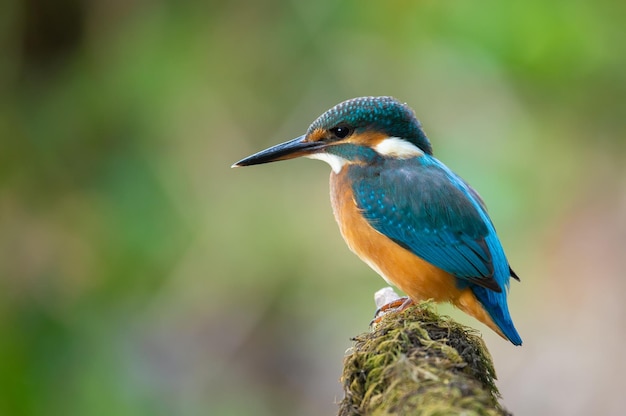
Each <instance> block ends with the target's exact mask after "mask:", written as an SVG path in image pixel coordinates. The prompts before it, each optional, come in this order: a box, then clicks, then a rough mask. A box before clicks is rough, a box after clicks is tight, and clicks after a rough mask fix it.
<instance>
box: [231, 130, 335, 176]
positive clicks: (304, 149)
mask: <svg viewBox="0 0 626 416" xmlns="http://www.w3.org/2000/svg"><path fill="white" fill-rule="evenodd" d="M305 138H306V136H300V137H296V138H295V139H293V140H289V141H288V142H285V143H281V144H277V145H276V146H272V147H270V148H269V149H265V150H261V151H260V152H258V153H255V154H253V155H252V156H248V157H246V158H244V159H241V160H240V161H239V162H237V163H235V164H234V165H232V167H233V168H236V167H239V166H250V165H260V164H262V163H269V162H276V161H279V160H287V159H293V158H296V157H300V156H306V155H309V154H311V153H315V151H316V150H319V149H321V148H322V147H324V143H321V142H306V141H304V139H305Z"/></svg>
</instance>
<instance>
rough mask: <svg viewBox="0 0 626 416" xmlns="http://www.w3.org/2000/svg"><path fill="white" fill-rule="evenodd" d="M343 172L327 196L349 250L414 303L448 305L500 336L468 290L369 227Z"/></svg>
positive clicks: (332, 182) (333, 176) (332, 179)
mask: <svg viewBox="0 0 626 416" xmlns="http://www.w3.org/2000/svg"><path fill="white" fill-rule="evenodd" d="M347 170H348V169H346V168H344V169H342V170H341V172H340V173H339V174H335V173H331V177H330V195H331V203H332V206H333V212H334V214H335V219H336V220H337V223H338V224H339V229H340V230H341V235H342V236H343V238H344V240H345V241H346V243H347V244H348V247H350V250H352V251H353V252H354V253H355V254H356V255H357V256H359V257H360V258H361V260H363V261H364V262H365V263H367V264H368V265H369V266H370V267H371V268H372V269H374V270H375V271H376V272H377V273H378V274H379V275H381V276H382V277H383V278H384V279H385V280H386V281H387V282H388V283H391V284H393V285H395V286H397V287H398V288H400V289H401V290H402V291H403V292H405V293H406V294H407V295H408V296H409V297H410V298H411V299H413V300H414V301H416V302H419V301H421V300H426V299H434V300H435V301H437V302H451V303H453V304H454V305H455V306H457V307H458V308H460V309H461V310H463V311H464V312H465V313H467V314H469V315H471V316H474V317H475V318H477V319H478V320H479V321H481V322H483V323H485V324H486V325H487V326H489V327H490V328H491V329H493V330H494V331H496V332H497V333H499V334H501V335H502V333H501V331H500V330H499V329H498V328H497V326H496V325H495V324H494V323H493V321H492V320H491V318H490V317H489V315H488V314H487V313H486V312H485V310H484V308H483V307H482V305H481V304H480V302H478V300H477V299H476V297H475V296H474V293H473V292H472V291H471V290H470V289H469V288H465V289H459V288H458V287H457V286H456V278H455V277H454V276H453V275H451V274H450V273H448V272H446V271H444V270H442V269H440V268H438V267H436V266H434V265H432V264H430V263H428V262H427V261H425V260H423V259H421V258H420V257H418V256H416V255H415V254H413V253H412V252H410V251H409V250H406V249H405V248H403V247H401V246H400V245H398V244H396V243H395V242H393V241H392V240H391V239H389V238H388V237H387V236H385V235H383V234H381V233H379V232H378V231H376V230H375V229H374V228H373V227H372V226H371V225H369V223H368V222H367V220H366V219H365V218H364V217H363V215H361V213H360V212H359V208H358V207H357V205H356V202H355V201H354V197H353V192H352V187H351V186H350V184H349V183H348V180H347V179H348V178H347Z"/></svg>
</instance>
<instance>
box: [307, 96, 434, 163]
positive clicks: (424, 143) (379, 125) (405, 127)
mask: <svg viewBox="0 0 626 416" xmlns="http://www.w3.org/2000/svg"><path fill="white" fill-rule="evenodd" d="M340 124H346V125H348V126H350V127H352V128H354V129H356V130H360V129H371V130H376V131H381V132H383V133H385V134H387V135H389V136H393V137H400V138H402V139H405V140H408V141H410V142H411V143H413V144H414V145H416V146H417V147H419V148H420V149H421V150H422V151H424V153H427V154H429V155H432V153H433V149H432V146H431V145H430V141H428V138H427V137H426V134H424V131H423V130H422V126H421V124H420V122H419V121H418V120H417V118H416V117H415V113H414V112H413V110H412V109H411V107H409V106H408V105H406V104H402V103H401V102H400V101H398V100H396V99H395V98H393V97H359V98H353V99H351V100H347V101H344V102H342V103H339V104H337V105H336V106H334V107H333V108H331V109H330V110H328V111H326V112H325V113H324V114H322V115H321V116H319V117H318V118H317V120H315V121H314V122H313V123H312V124H311V126H310V127H309V130H308V132H307V133H310V132H312V131H313V130H315V129H318V128H322V129H328V128H331V127H335V126H337V125H340Z"/></svg>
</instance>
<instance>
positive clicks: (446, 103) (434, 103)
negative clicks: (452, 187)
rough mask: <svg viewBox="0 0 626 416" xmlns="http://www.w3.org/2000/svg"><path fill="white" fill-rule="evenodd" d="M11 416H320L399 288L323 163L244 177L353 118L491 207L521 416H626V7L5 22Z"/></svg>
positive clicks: (390, 8) (2, 89) (11, 17)
mask: <svg viewBox="0 0 626 416" xmlns="http://www.w3.org/2000/svg"><path fill="white" fill-rule="evenodd" d="M0 9H1V10H0V414H1V415H10V416H12V415H15V416H19V415H250V414H254V415H324V414H326V415H329V414H334V413H336V410H337V406H336V403H337V402H338V401H339V400H340V399H341V397H342V393H341V388H340V385H339V382H338V379H339V376H340V372H341V364H342V357H343V354H344V351H345V350H346V349H347V348H349V347H350V345H351V343H350V340H349V338H350V337H351V336H353V335H355V334H357V333H359V332H362V331H365V330H367V324H368V322H369V320H370V318H371V316H372V314H373V311H374V304H373V298H372V295H373V293H374V292H375V291H376V290H377V289H379V288H381V287H383V281H382V279H380V278H379V277H377V276H376V275H375V274H374V273H373V272H372V271H371V270H369V269H368V268H367V266H365V265H364V264H363V263H361V262H360V261H359V260H358V259H357V258H356V256H354V255H352V254H351V253H350V252H349V251H348V249H347V248H346V247H345V245H344V243H343V241H342V240H341V237H340V235H339V232H338V230H337V228H336V225H335V223H334V219H333V217H332V213H331V209H330V205H329V202H328V184H327V178H328V174H329V168H328V166H326V165H324V164H322V163H319V162H314V161H309V160H298V161H290V162H283V163H279V164H272V165H266V166H260V167H254V168H245V169H236V170H232V169H230V165H231V164H232V163H233V162H235V161H236V160H239V159H240V158H242V157H244V156H247V155H248V154H250V153H252V152H254V151H257V150H260V149H262V148H264V147H267V146H269V145H272V144H275V143H278V142H280V141H284V140H287V139H290V138H292V137H295V136H297V135H300V134H302V133H303V132H304V131H305V129H306V128H307V126H308V124H309V123H310V122H311V121H312V120H313V119H314V118H315V117H317V115H319V114H320V113H321V112H323V111H324V110H326V109H327V108H329V107H331V106H332V105H334V104H336V103H337V102H339V101H342V100H344V99H347V98H351V97H355V96H362V95H394V96H396V97H397V98H399V99H400V100H402V101H406V102H408V103H409V104H410V105H411V106H412V107H413V108H414V109H415V111H416V113H417V114H418V117H419V118H420V119H421V121H422V122H423V124H424V126H425V129H426V131H427V133H428V134H429V136H430V138H431V140H432V142H433V144H434V148H435V153H436V155H437V156H438V157H439V158H440V159H441V160H443V161H444V162H445V163H446V164H448V166H450V167H451V168H452V169H453V170H455V171H456V172H457V173H459V174H460V175H461V176H463V177H464V178H465V179H466V180H468V181H469V182H470V183H472V184H473V186H474V187H475V188H476V189H477V190H478V191H479V192H481V194H482V195H483V197H484V199H485V200H486V202H487V204H488V205H489V207H490V212H491V214H492V217H493V219H494V222H495V223H496V226H497V228H498V230H499V233H500V236H501V238H502V240H503V243H504V245H505V247H506V249H507V252H508V255H509V258H510V261H511V263H512V265H513V267H514V268H515V270H516V271H517V273H518V274H519V275H520V276H521V278H522V282H521V283H517V282H513V283H512V288H511V292H510V305H511V310H512V314H513V316H514V318H515V322H516V324H517V326H518V328H519V330H520V332H521V334H522V336H523V338H524V346H523V347H521V348H516V347H513V346H512V345H510V344H508V343H506V342H504V341H502V340H501V339H499V337H498V336H497V335H495V334H493V333H492V332H490V331H489V330H488V329H486V328H485V327H483V326H481V325H480V324H478V323H477V322H475V321H473V320H471V319H470V318H467V317H465V316H463V315H462V314H459V313H458V312H456V311H454V310H453V309H451V308H449V307H442V308H440V310H441V311H442V312H444V313H449V314H452V315H453V316H454V317H455V318H457V319H459V320H461V321H463V322H465V323H468V324H471V325H474V326H476V327H477V328H479V329H480V330H481V331H482V332H483V334H484V338H485V340H486V342H487V344H488V345H489V347H490V350H491V352H492V354H493V357H494V360H495V364H496V368H497V370H498V375H499V387H500V389H501V392H502V394H503V401H504V403H505V405H506V406H507V407H508V408H509V409H510V410H511V411H513V412H514V413H515V414H517V415H587V414H604V415H618V414H623V413H622V412H623V411H624V408H626V397H625V396H624V394H623V378H624V377H623V374H624V372H626V360H625V359H624V342H625V341H626V303H625V302H624V300H623V297H624V293H625V292H626V275H625V271H624V270H625V266H626V261H625V257H626V251H625V248H626V215H625V213H626V164H625V162H626V160H625V158H624V155H625V153H626V143H625V140H626V135H625V133H626V129H625V127H624V126H625V124H626V123H625V122H626V99H625V98H626V70H625V69H624V68H625V67H626V39H625V36H624V16H626V3H625V2H621V1H595V2H589V1H578V0H568V1H556V2H546V1H543V0H529V1H525V2H515V3H508V2H498V1H478V2H469V1H400V0H392V1H388V2H364V1H357V0H349V1H330V0H323V1H299V0H273V1H229V2H226V1H224V2H215V1H209V2H202V1H182V2H179V1H174V0H169V1H168V0H151V1H147V0H143V1H139V0H132V1H122V0H113V1H111V0H92V1H84V2H81V1H78V0H59V1H55V2H47V1H37V0H22V1H19V0H5V1H4V2H2V5H1V6H0Z"/></svg>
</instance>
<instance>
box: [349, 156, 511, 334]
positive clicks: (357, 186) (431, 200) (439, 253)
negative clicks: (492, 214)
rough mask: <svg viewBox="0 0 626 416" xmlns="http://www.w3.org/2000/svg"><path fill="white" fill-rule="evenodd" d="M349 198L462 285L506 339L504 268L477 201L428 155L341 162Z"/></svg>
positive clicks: (506, 281) (488, 222)
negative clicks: (364, 163) (347, 179)
mask: <svg viewBox="0 0 626 416" xmlns="http://www.w3.org/2000/svg"><path fill="white" fill-rule="evenodd" d="M348 169H349V171H348V175H350V179H351V182H352V189H353V192H354V198H355V201H356V203H357V205H358V207H359V208H360V209H361V210H362V212H363V215H364V217H365V218H366V219H367V221H368V222H369V223H370V225H371V226H372V227H374V228H375V229H376V230H377V231H379V232H380V233H382V234H384V235H386V236H387V237H389V238H390V239H392V240H393V241H395V242H396V243H397V244H399V245H401V246H402V247H404V248H406V249H407V250H409V251H411V252H413V253H414V254H416V255H417V256H419V257H421V258H423V259H424V260H426V261H428V262H429V263H431V264H433V265H435V266H437V267H439V268H441V269H443V270H445V271H447V272H449V273H450V274H452V275H454V276H455V277H457V285H458V286H459V287H460V288H463V287H470V288H471V290H472V291H473V292H474V294H475V295H476V297H477V298H478V300H479V301H480V302H481V303H482V305H483V306H484V308H485V310H486V311H487V312H488V313H489V315H490V316H491V317H492V319H493V320H494V322H495V323H496V324H497V325H498V326H499V327H500V329H501V330H502V332H504V334H505V335H506V336H507V337H508V338H509V339H510V340H511V342H513V343H514V344H516V345H518V344H521V338H520V337H519V334H518V333H517V331H516V330H515V328H514V326H513V323H512V320H511V317H510V315H509V311H508V306H507V302H506V291H507V289H508V284H509V274H510V268H509V264H508V261H507V259H506V256H505V254H504V250H503V248H502V245H501V244H500V241H499V239H498V237H497V235H496V232H495V229H494V227H493V224H492V223H491V220H490V219H489V217H488V215H487V213H486V211H485V209H484V207H483V205H482V201H480V199H479V198H478V197H477V193H476V192H475V191H474V190H473V189H471V188H470V187H469V185H467V184H466V183H465V182H464V181H463V180H462V179H461V178H459V177H458V176H456V175H455V174H454V173H452V172H451V171H450V170H449V169H448V168H447V167H446V166H445V165H443V164H442V163H441V162H439V161H438V160H437V159H435V158H434V157H432V156H429V155H424V156H422V157H418V158H413V159H408V160H397V159H392V158H385V159H383V160H381V161H379V162H378V163H376V164H371V165H367V166H360V165H353V166H349V167H348Z"/></svg>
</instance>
